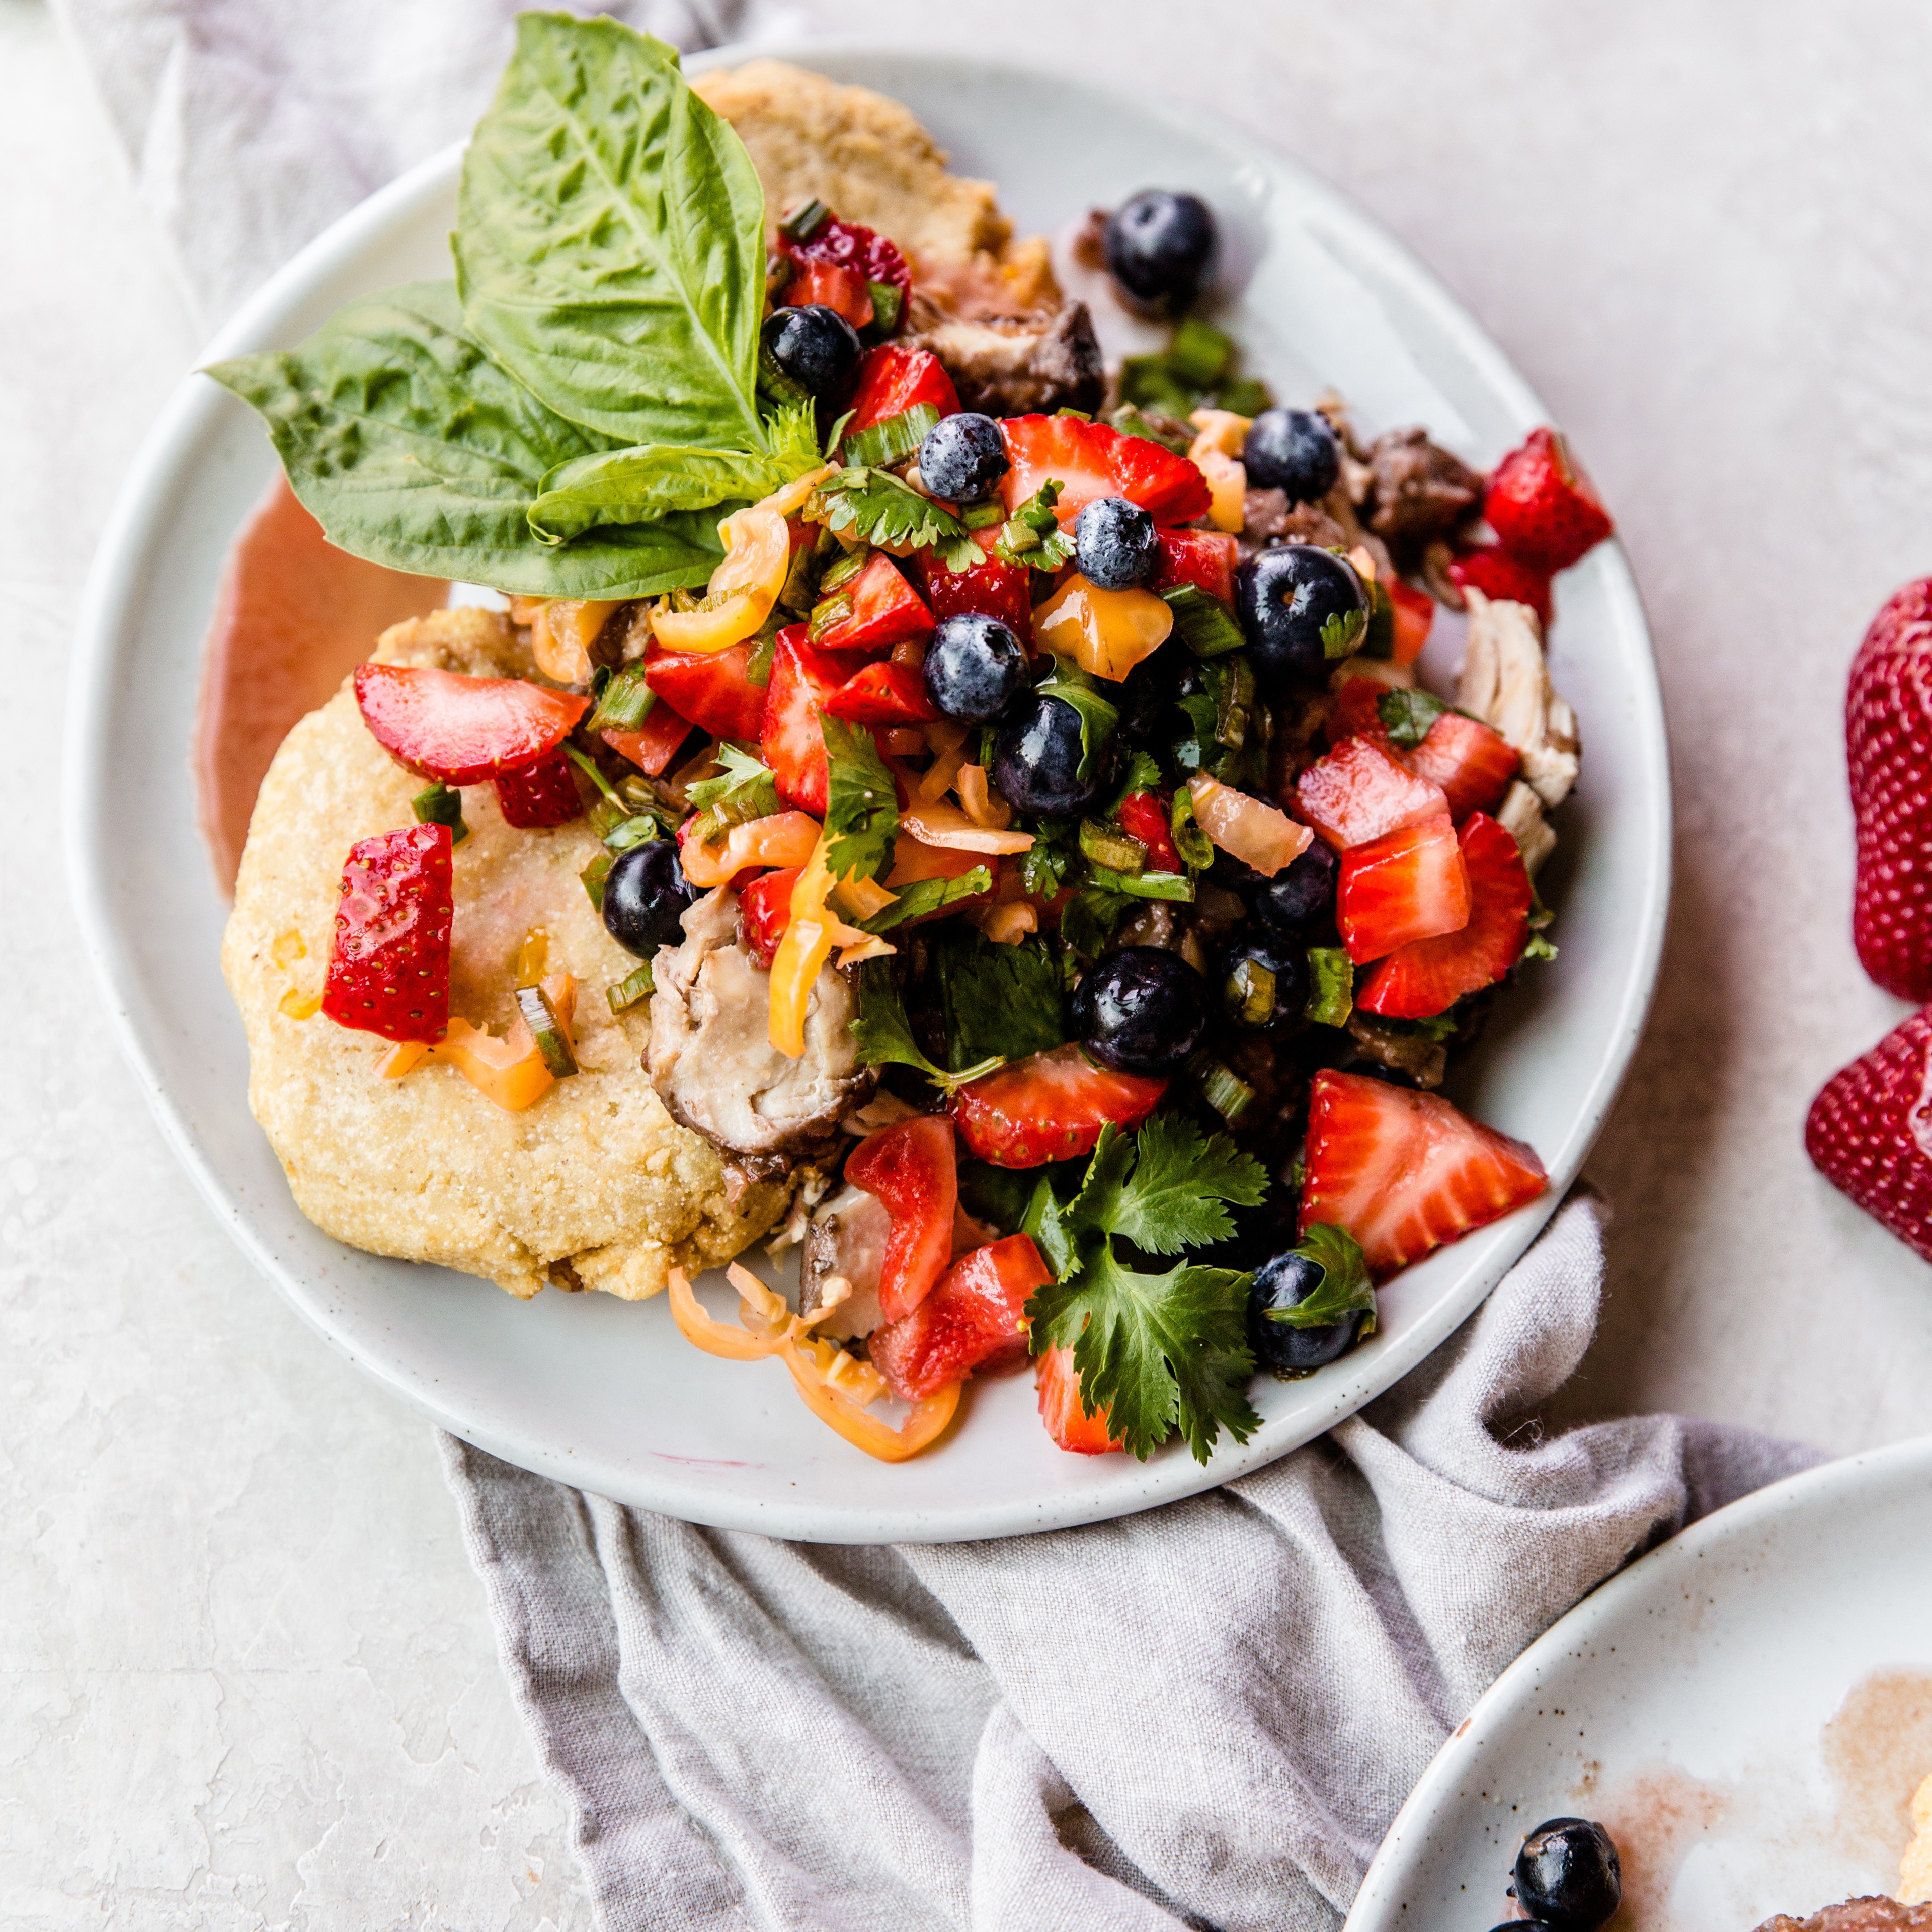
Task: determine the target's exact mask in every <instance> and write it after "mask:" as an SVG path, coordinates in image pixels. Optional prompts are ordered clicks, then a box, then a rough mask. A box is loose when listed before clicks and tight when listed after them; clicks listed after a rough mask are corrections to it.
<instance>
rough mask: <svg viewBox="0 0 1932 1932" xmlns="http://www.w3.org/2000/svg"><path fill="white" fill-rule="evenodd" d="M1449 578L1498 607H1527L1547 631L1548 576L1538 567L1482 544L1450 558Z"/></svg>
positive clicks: (1548, 609) (1498, 548)
mask: <svg viewBox="0 0 1932 1932" xmlns="http://www.w3.org/2000/svg"><path fill="white" fill-rule="evenodd" d="M1449 577H1450V581H1451V583H1454V584H1456V585H1457V586H1458V587H1459V588H1460V589H1464V590H1480V591H1481V592H1482V593H1483V595H1484V596H1485V597H1493V598H1495V599H1496V601H1497V602H1498V603H1499V604H1528V605H1529V607H1530V608H1531V609H1532V610H1534V611H1535V613H1536V615H1537V619H1538V622H1540V623H1541V624H1542V625H1544V627H1545V628H1548V625H1549V623H1550V573H1549V571H1547V570H1545V569H1544V568H1543V566H1542V565H1541V564H1535V563H1526V562H1524V561H1523V559H1522V558H1521V557H1520V556H1515V555H1514V554H1513V553H1511V552H1510V551H1508V550H1505V549H1504V548H1503V547H1502V545H1501V544H1482V545H1481V546H1480V547H1478V548H1476V549H1474V550H1459V551H1458V552H1457V553H1456V555H1455V556H1453V557H1451V559H1450V560H1449Z"/></svg>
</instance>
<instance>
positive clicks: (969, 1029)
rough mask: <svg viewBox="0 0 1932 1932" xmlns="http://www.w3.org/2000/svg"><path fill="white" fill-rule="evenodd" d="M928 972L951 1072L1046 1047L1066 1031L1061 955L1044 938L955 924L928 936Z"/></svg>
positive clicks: (1059, 1042) (1045, 1050) (1059, 1043)
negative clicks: (993, 935) (999, 936)
mask: <svg viewBox="0 0 1932 1932" xmlns="http://www.w3.org/2000/svg"><path fill="white" fill-rule="evenodd" d="M932 974H933V978H934V980H935V983H936V985H937V990H938V998H939V1016H940V1022H941V1025H942V1026H944V1028H945V1030H946V1064H947V1066H949V1067H951V1068H952V1069H953V1071H954V1072H955V1073H958V1072H959V1070H960V1069H961V1068H962V1067H970V1066H971V1065H972V1064H974V1062H976V1061H981V1060H985V1059H988V1058H998V1059H1001V1060H1024V1059H1025V1058H1026V1057H1027V1056H1028V1055H1029V1054H1034V1053H1048V1052H1052V1049H1054V1048H1055V1047H1056V1046H1062V1045H1064V1043H1065V1042H1066V1041H1067V1039H1068V1037H1069V1034H1068V1029H1067V1018H1066V1013H1065V1010H1064V1006H1063V1004H1062V999H1063V994H1062V975H1061V971H1060V962H1059V960H1058V958H1057V957H1056V956H1055V953H1054V951H1053V950H1052V947H1049V945H1048V944H1046V941H1043V940H1040V939H1023V940H1022V941H1020V942H1019V944H1017V945H1013V946H1001V945H998V944H995V942H994V941H992V940H990V939H989V938H986V936H985V935H984V934H983V933H980V932H976V931H975V930H974V929H973V928H972V927H971V926H958V927H956V928H953V929H949V930H947V931H946V932H942V933H941V935H939V937H938V938H937V939H936V940H935V941H934V942H933V947H932Z"/></svg>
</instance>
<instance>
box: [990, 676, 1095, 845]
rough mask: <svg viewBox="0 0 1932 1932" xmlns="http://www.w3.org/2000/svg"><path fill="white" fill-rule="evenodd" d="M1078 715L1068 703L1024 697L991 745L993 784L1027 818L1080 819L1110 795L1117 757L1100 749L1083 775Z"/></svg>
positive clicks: (1035, 694) (1038, 696)
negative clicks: (1099, 798)
mask: <svg viewBox="0 0 1932 1932" xmlns="http://www.w3.org/2000/svg"><path fill="white" fill-rule="evenodd" d="M1081 757H1082V742H1081V732H1080V714H1079V712H1077V711H1076V710H1075V709H1074V708H1073V706H1072V705H1070V704H1069V703H1067V701H1066V700H1064V698H1058V697H1047V696H1046V695H1045V694H1043V693H1042V692H1040V691H1031V692H1026V693H1023V694H1022V695H1021V696H1020V697H1017V698H1016V699H1015V700H1013V703H1012V704H1011V705H1010V706H1008V708H1007V714H1006V717H1005V719H1004V721H1003V722H1002V724H1001V726H1000V729H999V735H998V736H997V737H995V739H994V740H993V782H994V783H995V784H997V785H998V787H999V788H1000V790H1001V794H1002V795H1003V796H1004V797H1005V798H1006V799H1007V801H1008V802H1010V804H1011V805H1013V808H1014V809H1015V810H1016V811H1022V812H1024V813H1025V814H1026V815H1027V816H1028V817H1029V818H1076V817H1079V814H1081V813H1082V812H1083V811H1085V810H1086V809H1087V808H1088V806H1089V805H1091V804H1092V803H1093V802H1094V800H1095V799H1097V798H1098V797H1099V796H1100V793H1102V792H1103V790H1106V786H1107V784H1108V781H1109V774H1110V772H1111V770H1112V765H1113V758H1112V754H1111V752H1110V751H1106V750H1103V751H1101V752H1100V755H1099V756H1097V757H1095V759H1094V761H1093V763H1092V764H1091V766H1090V767H1089V768H1088V773H1087V775H1086V777H1085V778H1082V777H1081V775H1080V760H1081Z"/></svg>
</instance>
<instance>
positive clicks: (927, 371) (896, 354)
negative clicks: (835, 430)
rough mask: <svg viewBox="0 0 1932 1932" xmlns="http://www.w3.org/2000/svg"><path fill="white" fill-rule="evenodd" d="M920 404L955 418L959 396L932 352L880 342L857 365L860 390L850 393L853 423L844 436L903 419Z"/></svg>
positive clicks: (866, 352) (850, 423) (957, 411)
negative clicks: (896, 418) (893, 419)
mask: <svg viewBox="0 0 1932 1932" xmlns="http://www.w3.org/2000/svg"><path fill="white" fill-rule="evenodd" d="M920 403H930V404H932V407H934V408H935V409H936V410H938V412H939V413H940V414H941V416H957V415H958V414H959V392H958V391H957V390H956V389H954V388H953V378H952V377H950V376H949V375H948V374H947V373H946V370H945V368H944V365H942V364H941V362H940V359H939V358H938V356H935V355H934V354H933V353H932V350H929V349H904V348H901V347H900V346H899V344H897V343H896V342H882V343H880V344H879V346H878V347H877V348H876V349H868V350H866V351H865V359H864V361H862V362H861V363H860V364H859V386H858V388H857V389H856V390H855V391H854V392H853V396H852V420H851V421H850V422H848V423H847V425H845V434H847V436H856V435H857V434H858V433H859V431H861V430H862V429H870V428H871V426H872V425H873V424H874V423H877V422H884V421H885V420H886V418H887V417H888V416H904V414H905V413H906V411H907V410H909V409H911V408H913V407H915V406H916V404H920Z"/></svg>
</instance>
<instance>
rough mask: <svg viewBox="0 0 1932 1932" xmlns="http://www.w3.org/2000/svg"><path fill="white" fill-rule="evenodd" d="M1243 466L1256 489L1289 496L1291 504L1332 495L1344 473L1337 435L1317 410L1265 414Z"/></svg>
mask: <svg viewBox="0 0 1932 1932" xmlns="http://www.w3.org/2000/svg"><path fill="white" fill-rule="evenodd" d="M1241 461H1242V463H1244V465H1245V466H1246V467H1247V472H1248V487H1250V489H1253V490H1283V491H1285V492H1286V494H1287V497H1288V500H1289V502H1291V503H1313V502H1316V501H1318V500H1319V499H1320V498H1322V497H1323V496H1327V495H1328V493H1329V491H1330V490H1332V489H1334V487H1335V478H1337V476H1338V475H1340V474H1341V470H1342V452H1340V449H1337V447H1336V444H1335V432H1334V431H1333V430H1332V429H1331V428H1329V427H1328V419H1327V418H1326V417H1325V416H1318V415H1317V414H1316V413H1315V411H1314V410H1262V413H1261V414H1260V415H1259V416H1257V417H1256V419H1254V421H1253V422H1252V423H1251V424H1250V425H1249V426H1248V440H1247V443H1246V445H1245V446H1244V447H1243V449H1242V451H1241Z"/></svg>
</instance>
